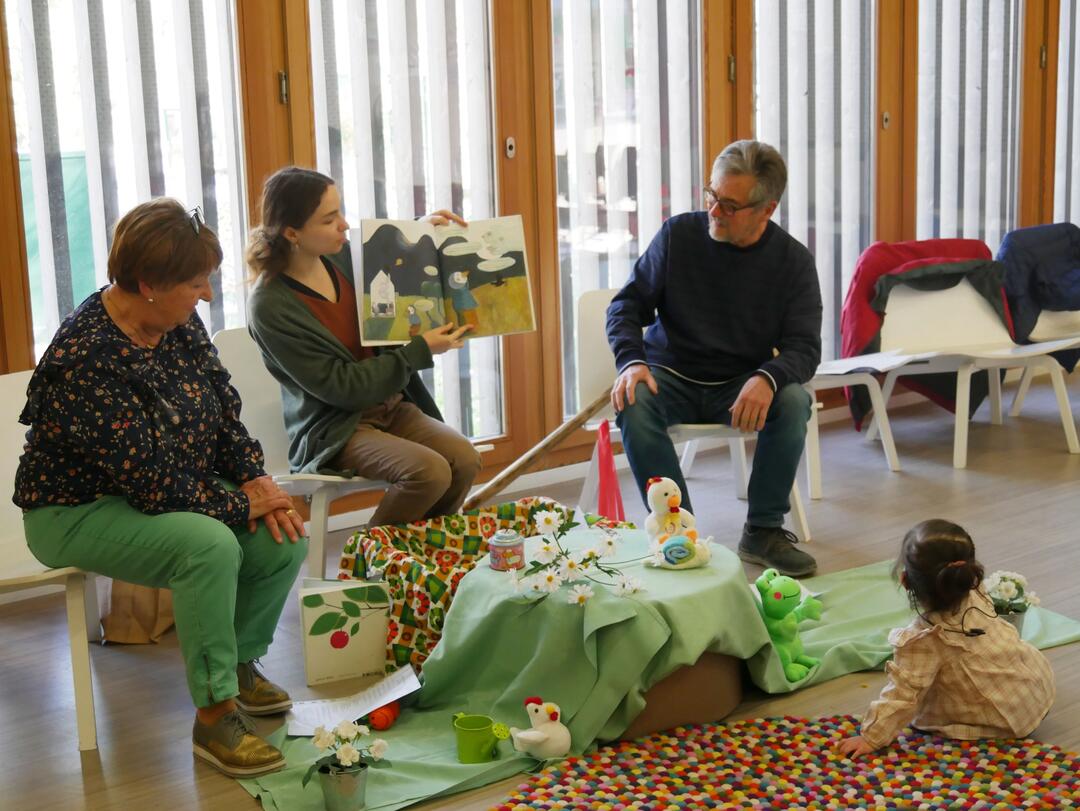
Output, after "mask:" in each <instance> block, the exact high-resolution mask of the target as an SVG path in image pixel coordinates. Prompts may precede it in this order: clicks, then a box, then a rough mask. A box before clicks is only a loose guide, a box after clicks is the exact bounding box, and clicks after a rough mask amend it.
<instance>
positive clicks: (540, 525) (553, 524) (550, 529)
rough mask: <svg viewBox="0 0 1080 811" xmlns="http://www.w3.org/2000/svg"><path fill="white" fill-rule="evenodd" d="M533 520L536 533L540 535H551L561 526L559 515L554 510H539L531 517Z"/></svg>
mask: <svg viewBox="0 0 1080 811" xmlns="http://www.w3.org/2000/svg"><path fill="white" fill-rule="evenodd" d="M533 520H535V521H536V531H537V532H538V533H540V534H541V535H551V534H552V533H554V532H558V530H559V526H560V525H561V524H562V521H560V516H559V514H558V513H557V512H555V511H554V510H541V511H540V512H538V513H537V514H536V515H535V516H533Z"/></svg>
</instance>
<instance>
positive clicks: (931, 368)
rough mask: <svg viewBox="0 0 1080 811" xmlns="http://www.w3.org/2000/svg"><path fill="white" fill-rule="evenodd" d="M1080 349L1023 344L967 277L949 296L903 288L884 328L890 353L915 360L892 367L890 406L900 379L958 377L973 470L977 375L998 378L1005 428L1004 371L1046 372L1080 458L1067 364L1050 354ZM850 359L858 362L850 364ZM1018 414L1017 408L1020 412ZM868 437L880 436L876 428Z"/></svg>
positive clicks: (1074, 341)
mask: <svg viewBox="0 0 1080 811" xmlns="http://www.w3.org/2000/svg"><path fill="white" fill-rule="evenodd" d="M1072 346H1080V337H1076V338H1066V339H1064V340H1060V341H1051V342H1040V343H1034V344H1023V345H1021V344H1016V343H1015V342H1014V341H1013V340H1012V337H1011V336H1010V335H1009V332H1008V330H1007V329H1006V328H1005V325H1004V324H1002V323H1001V319H1000V318H999V317H998V315H997V313H996V312H994V309H993V308H992V307H991V306H990V303H989V302H987V301H986V299H984V298H983V297H982V296H980V295H979V293H978V292H976V290H975V288H974V287H972V286H971V284H970V283H969V282H968V281H967V280H966V279H965V280H963V281H961V282H959V283H958V284H957V285H955V286H954V287H951V288H949V289H947V290H934V291H922V290H915V289H913V288H911V287H908V286H906V285H898V286H897V287H895V288H894V289H893V290H892V292H891V293H890V294H889V300H888V304H887V305H886V313H885V318H884V321H883V324H882V329H881V350H882V352H883V353H890V352H891V353H896V354H898V355H910V356H914V357H913V358H912V360H911V361H910V362H907V363H904V364H903V365H901V366H899V367H897V368H893V369H890V370H889V371H888V373H887V374H886V376H885V384H884V386H882V395H883V400H884V403H886V404H887V403H888V401H889V396H890V395H891V394H892V390H893V387H894V386H895V385H896V381H897V379H898V378H900V377H906V376H911V375H924V374H936V373H939V372H954V373H956V375H957V380H956V426H955V430H954V434H953V466H954V467H957V468H964V467H967V437H968V421H969V417H968V411H969V406H970V402H971V375H972V374H973V373H974V372H976V371H979V370H983V369H986V370H988V371H990V372H991V374H990V375H989V378H990V421H991V423H993V424H994V425H1000V424H1001V422H1002V413H1001V377H1000V373H999V370H1002V369H1014V368H1019V369H1023V370H1024V372H1025V374H1030V373H1031V372H1033V371H1034V370H1036V369H1044V370H1046V371H1047V372H1049V374H1050V379H1051V381H1052V383H1053V385H1054V392H1055V394H1056V395H1057V401H1058V409H1059V411H1060V414H1061V424H1062V428H1063V429H1064V431H1065V442H1066V445H1067V447H1068V450H1069V453H1080V443H1078V442H1077V436H1076V424H1075V422H1074V420H1073V416H1072V410H1071V408H1070V406H1069V396H1068V391H1067V390H1066V388H1065V377H1064V374H1063V370H1062V368H1061V364H1059V363H1058V362H1057V361H1056V360H1055V359H1054V358H1053V357H1051V356H1050V354H1049V353H1050V352H1053V351H1057V350H1059V349H1066V348H1069V347H1072ZM845 360H847V361H851V360H854V359H851V358H848V359H845ZM1014 409H1015V406H1014ZM867 438H868V439H873V438H874V430H873V426H871V429H870V430H868V431H867Z"/></svg>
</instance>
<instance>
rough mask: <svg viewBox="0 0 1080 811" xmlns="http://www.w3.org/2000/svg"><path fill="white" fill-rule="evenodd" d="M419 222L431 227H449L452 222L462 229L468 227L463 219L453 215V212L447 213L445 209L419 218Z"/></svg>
mask: <svg viewBox="0 0 1080 811" xmlns="http://www.w3.org/2000/svg"><path fill="white" fill-rule="evenodd" d="M420 222H429V223H431V224H432V225H449V224H450V223H452V222H454V223H457V224H458V225H460V226H462V227H465V226H467V225H468V223H467V222H465V220H464V218H463V217H461V216H460V215H459V214H455V213H454V212H453V211H447V210H446V209H445V208H440V209H439V210H438V211H433V212H431V213H430V214H425V215H424V216H423V217H421V218H420Z"/></svg>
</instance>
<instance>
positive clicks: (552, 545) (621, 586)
mask: <svg viewBox="0 0 1080 811" xmlns="http://www.w3.org/2000/svg"><path fill="white" fill-rule="evenodd" d="M534 520H535V522H536V529H537V531H538V532H540V533H541V534H542V535H543V536H545V537H544V540H543V542H542V543H541V544H540V548H539V549H538V550H537V551H536V553H535V555H534V560H531V561H530V562H529V566H528V568H527V569H525V571H524V572H519V571H518V570H517V569H511V570H510V571H509V572H508V577H509V578H510V582H511V585H512V586H513V589H514V591H515V592H516V593H518V594H521V593H525V594H530V595H531V594H539V595H541V599H543V598H544V597H547V596H548V595H549V594H554V593H555V592H557V591H558V590H559V589H560V588H561V587H562V586H563V585H569V584H577V585H574V586H573V587H572V588H571V590H570V593H569V594H568V595H567V602H568V603H571V604H575V605H585V603H586V602H588V601H589V599H590V598H592V597H593V596H594V592H593V588H592V586H591V585H589V583H588V582H585V581H591V582H593V583H598V584H600V585H603V586H612V587H614V589H615V592H616V594H618V595H620V596H625V595H628V594H633V593H634V592H636V591H639V590H641V588H642V584H641V581H640V580H638V579H637V578H636V577H631V576H630V575H628V574H626V573H624V572H623V571H621V570H620V569H619V566H620V565H621V564H620V563H611V562H609V560H610V558H612V557H614V556H615V555H616V553H617V552H618V534H617V533H616V532H615V530H608V529H605V530H601V532H602V533H603V535H602V537H600V539H599V540H598V542H597V543H596V545H595V546H593V547H591V548H589V549H585V550H582V551H574V552H572V551H570V550H568V549H566V547H564V546H563V545H562V542H561V539H562V538H563V536H564V535H566V533H567V532H569V531H570V530H571V529H573V528H574V527H576V526H577V524H576V523H575V522H573V521H565V522H564V521H562V516H561V515H559V513H557V512H554V511H551V510H541V511H538V512H537V513H536V515H535V516H534ZM624 562H625V563H630V562H633V561H624Z"/></svg>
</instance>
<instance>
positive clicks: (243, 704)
mask: <svg viewBox="0 0 1080 811" xmlns="http://www.w3.org/2000/svg"><path fill="white" fill-rule="evenodd" d="M256 664H257V660H253V661H251V662H243V663H241V664H238V665H237V666H236V680H237V681H238V682H239V683H240V694H239V695H238V696H237V697H236V703H237V704H238V705H239V707H240V709H242V710H243V711H244V712H246V713H247V714H248V715H273V714H274V713H277V712H285V710H287V709H289V707H291V706H292V699H291V698H289V694H288V693H286V692H285V690H284V689H283V688H281V687H278V686H277V685H276V684H274V683H273V682H272V681H270V680H269V679H267V678H266V676H264V675H263V674H262V673H260V672H259V669H258V668H257V667H256V666H255V665H256Z"/></svg>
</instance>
